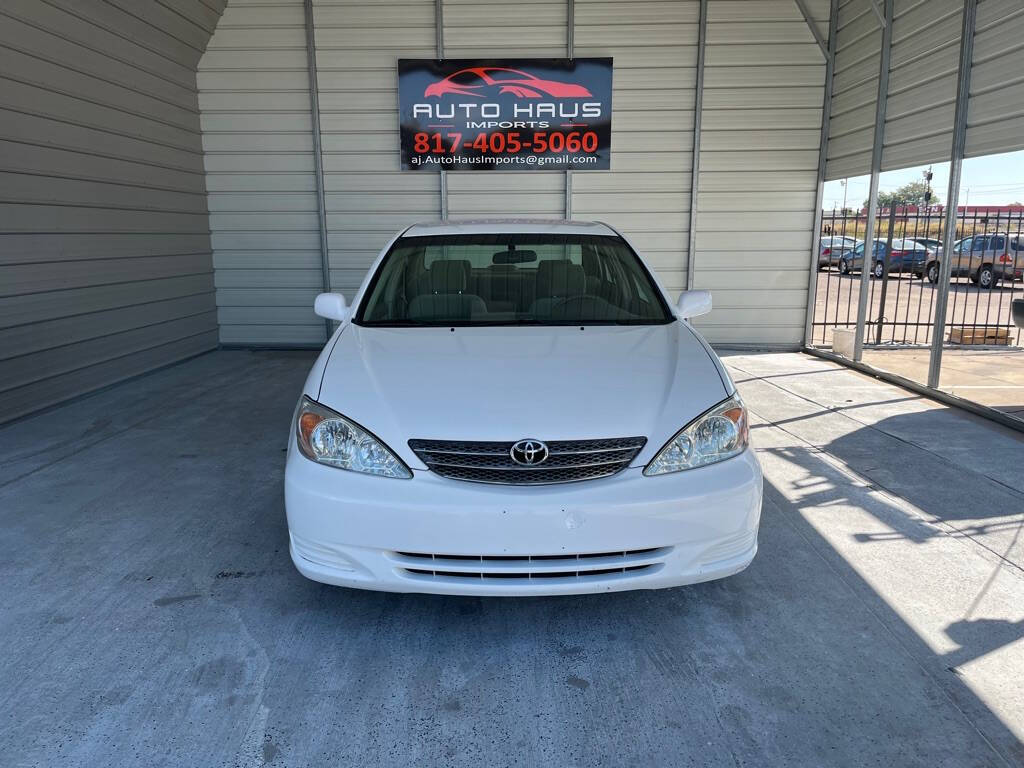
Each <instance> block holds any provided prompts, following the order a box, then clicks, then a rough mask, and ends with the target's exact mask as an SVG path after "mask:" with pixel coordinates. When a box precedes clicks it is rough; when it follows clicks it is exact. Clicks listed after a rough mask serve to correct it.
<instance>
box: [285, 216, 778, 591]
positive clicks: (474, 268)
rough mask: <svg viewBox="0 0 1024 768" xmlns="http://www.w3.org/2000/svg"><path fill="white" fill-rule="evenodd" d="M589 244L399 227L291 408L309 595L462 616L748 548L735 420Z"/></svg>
mask: <svg viewBox="0 0 1024 768" xmlns="http://www.w3.org/2000/svg"><path fill="white" fill-rule="evenodd" d="M710 309H711V296H710V294H708V293H707V292H705V291H684V292H683V293H682V294H681V296H680V298H679V300H678V302H672V301H671V300H670V298H669V296H668V294H667V293H666V291H665V290H664V289H663V288H662V287H661V286H660V284H659V283H658V281H657V280H656V278H655V277H654V275H653V274H652V272H651V270H649V269H648V268H647V266H646V265H645V264H644V263H643V261H642V260H641V259H640V257H639V256H638V255H637V252H636V250H635V249H634V248H633V247H632V246H631V245H630V243H629V241H628V240H627V239H626V238H625V237H624V236H623V235H622V234H620V233H619V232H617V231H616V230H615V229H613V228H611V227H609V226H607V225H605V224H600V223H585V222H537V221H515V220H494V221H477V222H458V223H455V222H443V223H434V224H417V225H414V226H411V227H409V228H408V229H406V230H404V231H403V232H401V233H400V234H398V235H396V236H395V237H394V238H393V239H392V241H391V242H390V243H388V244H387V246H385V248H384V249H383V251H382V252H381V254H380V256H379V257H378V258H377V260H376V262H375V263H374V264H373V266H372V267H371V268H370V270H369V272H368V274H367V277H366V279H365V281H364V282H363V285H362V287H361V288H360V289H359V290H358V292H357V293H356V295H355V297H354V300H353V302H352V304H351V306H349V304H348V303H347V302H346V300H345V297H344V296H342V295H341V294H340V293H325V294H321V295H320V296H318V297H317V298H316V303H315V310H316V312H317V314H319V315H321V316H322V317H325V318H328V319H330V320H333V321H336V323H337V327H336V329H335V331H334V334H333V336H332V337H331V339H330V340H329V341H328V343H327V345H326V346H325V347H324V349H323V351H322V353H321V354H320V356H319V358H318V359H317V361H316V363H315V364H314V365H313V369H312V371H310V374H309V377H308V378H307V380H306V383H305V386H304V388H303V392H302V395H301V397H300V399H299V402H298V405H297V407H296V411H295V416H294V419H293V423H292V429H291V434H290V438H289V449H288V459H287V466H286V471H285V502H286V507H287V516H288V529H289V537H290V550H291V556H292V560H293V561H294V563H295V565H296V567H297V568H298V570H299V571H300V572H301V573H302V574H303V575H305V576H307V577H309V578H310V579H314V580H316V581H320V582H325V583H328V584H336V585H341V586H347V587H359V588H363V589H378V590H388V591H395V592H433V593H443V594H464V595H554V594H575V593H584V592H604V591H613V590H626V589H652V588H659V587H673V586H678V585H683V584H691V583H695V582H700V581H707V580H710V579H717V578H722V577H725V576H729V575H731V574H735V573H737V572H738V571H741V570H743V569H744V568H745V567H746V566H747V565H748V564H749V563H750V562H751V560H752V559H753V557H754V555H755V553H756V551H757V531H758V523H759V520H760V512H761V488H762V480H761V470H760V468H759V466H758V463H757V460H756V458H755V457H754V453H753V451H752V449H751V448H750V445H749V442H748V435H749V429H748V421H747V412H746V409H745V407H744V405H743V402H742V401H741V400H740V397H739V395H738V394H737V392H736V389H735V387H734V385H733V383H732V381H731V380H730V378H729V375H728V373H727V372H726V370H725V368H724V366H723V365H722V364H721V362H720V361H719V359H718V358H717V356H716V355H715V353H714V352H713V351H712V349H711V347H710V346H709V345H708V344H707V342H706V341H705V340H704V339H703V338H702V337H701V336H700V334H698V333H697V332H696V331H695V330H694V328H693V327H692V326H691V324H690V319H691V318H693V317H695V316H697V315H701V314H704V313H707V312H708V311H710Z"/></svg>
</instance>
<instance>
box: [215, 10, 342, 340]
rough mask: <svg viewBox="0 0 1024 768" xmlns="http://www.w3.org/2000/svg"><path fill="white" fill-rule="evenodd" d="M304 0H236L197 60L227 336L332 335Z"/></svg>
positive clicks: (223, 329) (306, 337) (221, 319)
mask: <svg viewBox="0 0 1024 768" xmlns="http://www.w3.org/2000/svg"><path fill="white" fill-rule="evenodd" d="M304 19H305V17H304V12H303V4H302V0H275V2H273V3H267V2H261V0H231V2H230V4H229V5H228V7H227V9H226V10H225V11H224V15H223V17H222V18H221V21H220V24H218V26H217V31H216V33H215V34H214V36H213V38H212V39H211V40H210V44H209V46H208V48H207V51H206V54H205V55H204V56H203V58H202V60H201V61H200V62H199V74H198V83H199V105H200V107H201V109H202V127H203V148H204V150H205V152H206V157H205V163H206V173H207V181H206V185H207V188H208V189H209V201H210V202H209V205H210V230H211V233H212V235H211V237H212V241H213V264H214V268H215V269H216V280H217V311H218V319H219V322H220V340H221V342H223V343H226V344H254V343H255V344H306V343H318V342H323V341H324V339H325V336H324V325H323V321H321V320H320V319H319V318H317V317H316V315H314V314H313V298H314V297H315V296H316V294H317V293H319V292H320V291H321V290H322V287H321V283H322V279H321V267H320V234H319V233H320V224H319V220H318V215H317V201H316V192H315V190H316V177H315V176H314V168H313V166H314V163H313V138H312V125H313V124H312V120H311V118H310V110H311V102H310V97H309V76H308V71H307V59H306V33H305V20H304Z"/></svg>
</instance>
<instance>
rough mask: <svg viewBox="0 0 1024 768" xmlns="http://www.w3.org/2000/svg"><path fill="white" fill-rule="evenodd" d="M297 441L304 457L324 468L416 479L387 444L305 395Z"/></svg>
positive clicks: (300, 413) (300, 407)
mask: <svg viewBox="0 0 1024 768" xmlns="http://www.w3.org/2000/svg"><path fill="white" fill-rule="evenodd" d="M295 438H296V440H297V441H298V444H299V450H300V451H302V455H303V456H305V457H306V458H308V459H312V460H313V461H316V462H319V463H320V464H329V465H330V466H332V467H339V468H341V469H348V470H351V471H353V472H365V473H367V474H369V475H381V476H382V477H404V478H409V477H412V472H410V471H409V468H408V467H407V466H405V464H404V463H402V460H401V459H399V458H398V457H397V456H395V454H393V453H392V452H391V451H390V450H389V449H388V447H387V446H386V445H384V443H382V442H381V441H380V440H378V439H377V438H375V437H374V436H373V435H371V434H370V433H369V432H367V431H366V430H365V429H363V428H362V427H360V426H359V425H358V424H355V423H353V422H351V421H349V420H348V419H346V418H345V417H344V416H342V415H341V414H338V413H335V412H334V411H332V410H331V409H330V408H325V407H324V406H322V405H320V403H318V402H316V401H315V400H310V399H309V398H308V397H306V396H305V395H303V396H302V400H300V401H299V410H298V413H297V414H296V418H295Z"/></svg>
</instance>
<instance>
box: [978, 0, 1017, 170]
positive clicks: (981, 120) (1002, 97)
mask: <svg viewBox="0 0 1024 768" xmlns="http://www.w3.org/2000/svg"><path fill="white" fill-rule="evenodd" d="M1016 149H1024V3H1022V2H1021V0H980V1H979V3H978V15H977V20H976V22H975V33H974V56H973V59H972V64H971V89H970V100H969V102H968V109H967V146H966V148H965V150H964V154H965V155H966V156H967V157H974V156H977V155H986V154H991V153H994V152H1010V151H1012V150H1016Z"/></svg>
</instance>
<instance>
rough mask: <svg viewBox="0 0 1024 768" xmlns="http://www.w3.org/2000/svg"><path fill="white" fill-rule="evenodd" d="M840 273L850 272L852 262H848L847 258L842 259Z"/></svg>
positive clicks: (846, 273)
mask: <svg viewBox="0 0 1024 768" xmlns="http://www.w3.org/2000/svg"><path fill="white" fill-rule="evenodd" d="M839 274H841V275H848V274H850V262H848V261H847V260H846V259H843V260H842V261H840V262H839Z"/></svg>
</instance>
